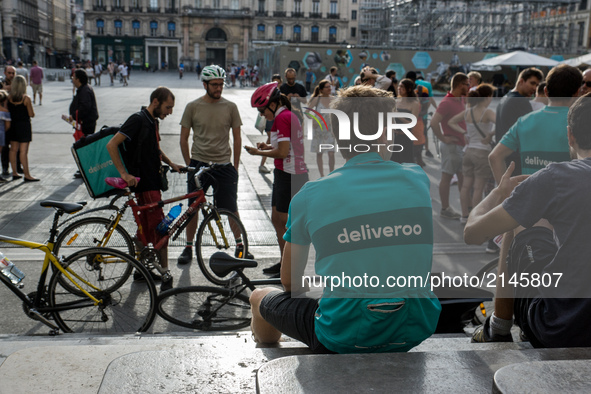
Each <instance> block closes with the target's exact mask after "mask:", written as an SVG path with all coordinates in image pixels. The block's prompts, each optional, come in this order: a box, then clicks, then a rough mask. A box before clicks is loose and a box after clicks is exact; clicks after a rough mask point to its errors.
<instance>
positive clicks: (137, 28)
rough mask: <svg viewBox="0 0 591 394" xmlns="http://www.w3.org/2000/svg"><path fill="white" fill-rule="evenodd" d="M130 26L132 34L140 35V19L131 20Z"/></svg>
mask: <svg viewBox="0 0 591 394" xmlns="http://www.w3.org/2000/svg"><path fill="white" fill-rule="evenodd" d="M131 28H132V29H133V35H134V36H136V37H137V36H139V35H140V21H133V22H131Z"/></svg>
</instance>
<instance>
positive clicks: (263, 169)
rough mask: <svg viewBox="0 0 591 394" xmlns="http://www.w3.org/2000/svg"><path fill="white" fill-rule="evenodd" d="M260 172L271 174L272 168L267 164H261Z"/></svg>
mask: <svg viewBox="0 0 591 394" xmlns="http://www.w3.org/2000/svg"><path fill="white" fill-rule="evenodd" d="M259 172H260V173H261V174H269V173H270V172H271V170H269V169H268V168H267V167H265V166H259Z"/></svg>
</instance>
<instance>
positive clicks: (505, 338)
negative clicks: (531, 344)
mask: <svg viewBox="0 0 591 394" xmlns="http://www.w3.org/2000/svg"><path fill="white" fill-rule="evenodd" d="M489 327H490V316H489V317H487V318H486V320H485V321H484V324H483V325H481V326H480V327H477V328H476V330H474V333H473V334H472V340H471V341H470V342H472V343H483V342H513V337H512V336H511V334H506V335H493V336H492V337H491V336H489V335H488V332H489Z"/></svg>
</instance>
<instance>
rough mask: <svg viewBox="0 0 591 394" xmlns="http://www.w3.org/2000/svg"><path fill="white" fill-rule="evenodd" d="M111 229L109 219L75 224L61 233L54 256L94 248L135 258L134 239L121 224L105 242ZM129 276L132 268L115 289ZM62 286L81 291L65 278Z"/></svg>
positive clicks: (81, 221) (84, 219) (97, 218)
mask: <svg viewBox="0 0 591 394" xmlns="http://www.w3.org/2000/svg"><path fill="white" fill-rule="evenodd" d="M110 228H111V220H110V219H107V218H101V217H89V218H83V219H81V220H79V221H77V222H74V223H72V224H70V225H69V226H68V227H66V228H65V229H64V230H63V231H61V232H60V234H59V236H58V237H57V240H56V242H55V245H54V246H53V254H55V255H56V256H59V252H60V251H61V252H62V254H67V255H72V254H73V253H76V252H78V251H80V250H84V249H88V248H92V247H108V248H111V249H116V250H119V251H120V252H123V253H126V254H128V255H130V256H135V245H134V243H133V238H132V237H131V235H129V233H128V232H127V230H125V228H123V226H121V224H118V225H117V227H115V228H114V229H113V232H112V233H111V236H110V237H109V239H108V240H107V242H104V238H105V235H106V233H107V232H108V231H109V229H110ZM97 236H100V237H101V238H98V237H97ZM51 267H52V269H53V270H54V271H55V270H56V268H55V266H53V265H52V266H51ZM129 275H131V266H128V270H127V272H126V273H125V275H122V276H121V280H120V282H121V283H118V284H114V287H116V285H119V284H123V283H125V282H126V281H127V279H128V278H129ZM61 285H62V286H63V287H64V288H66V289H69V290H70V291H71V292H76V291H79V290H78V289H77V288H76V287H72V286H73V285H72V282H70V281H69V280H68V279H67V278H65V277H62V283H61ZM113 290H114V289H113Z"/></svg>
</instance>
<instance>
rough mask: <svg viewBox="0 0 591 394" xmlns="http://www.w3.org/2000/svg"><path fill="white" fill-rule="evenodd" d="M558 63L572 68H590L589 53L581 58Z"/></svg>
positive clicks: (590, 55)
mask: <svg viewBox="0 0 591 394" xmlns="http://www.w3.org/2000/svg"><path fill="white" fill-rule="evenodd" d="M560 63H561V64H568V65H569V66H573V67H579V66H591V53H588V54H586V55H583V56H578V57H573V58H572V59H568V60H563V61H561V62H560Z"/></svg>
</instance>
